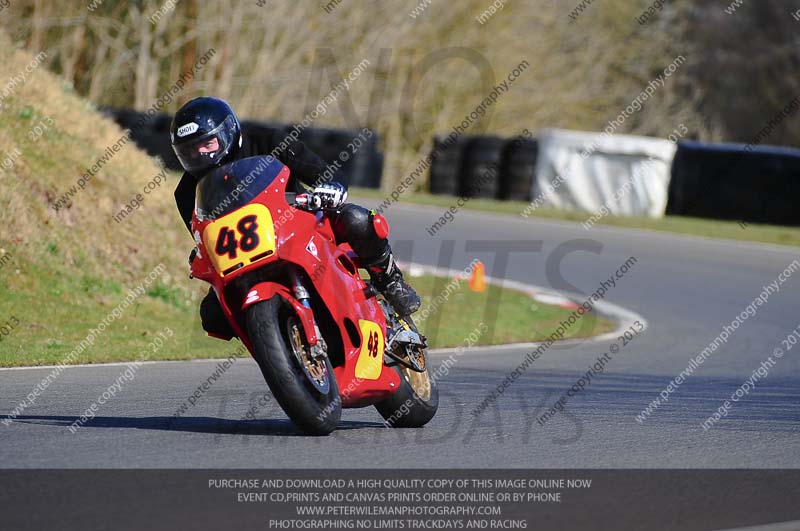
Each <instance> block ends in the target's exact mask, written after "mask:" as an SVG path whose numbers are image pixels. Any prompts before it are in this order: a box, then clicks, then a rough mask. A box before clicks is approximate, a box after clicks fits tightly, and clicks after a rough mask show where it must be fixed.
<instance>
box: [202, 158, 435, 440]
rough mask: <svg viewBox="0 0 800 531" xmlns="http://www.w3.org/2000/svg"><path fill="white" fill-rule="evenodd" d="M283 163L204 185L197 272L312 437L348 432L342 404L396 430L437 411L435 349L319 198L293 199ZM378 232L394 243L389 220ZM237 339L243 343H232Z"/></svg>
mask: <svg viewBox="0 0 800 531" xmlns="http://www.w3.org/2000/svg"><path fill="white" fill-rule="evenodd" d="M288 180H289V168H287V167H286V166H284V165H283V164H282V163H280V162H279V161H277V160H276V159H274V158H272V157H269V156H267V157H252V158H248V159H243V160H239V161H236V162H233V163H231V164H228V165H225V166H223V167H221V168H218V169H216V170H214V171H213V172H211V173H209V174H208V175H206V176H205V177H204V178H203V179H201V180H200V182H199V183H198V185H197V194H196V197H197V199H196V204H195V211H194V215H193V219H192V233H193V235H194V238H195V242H196V243H197V248H196V254H195V256H194V258H193V260H192V265H191V276H192V277H193V278H198V279H201V280H204V281H206V282H208V283H210V284H211V285H212V286H213V288H214V291H215V292H216V294H217V297H218V298H219V301H220V303H221V306H222V309H223V311H224V312H225V315H226V317H227V318H228V321H229V322H230V324H231V327H232V328H233V330H234V331H235V332H236V335H237V336H238V337H239V338H240V339H241V341H242V342H243V343H244V345H245V346H246V347H247V348H248V350H249V351H250V354H251V355H252V356H253V358H254V359H255V361H256V362H257V363H258V366H259V367H260V369H261V372H262V374H263V375H264V379H265V380H266V382H267V384H268V385H269V388H270V390H271V391H272V393H273V395H274V396H275V399H276V400H277V401H278V403H279V404H280V405H281V407H282V408H283V410H284V411H285V412H286V414H287V415H288V416H289V418H290V419H291V420H292V421H293V422H294V423H295V424H296V425H297V426H298V427H299V428H300V429H301V430H302V431H303V432H305V433H307V434H312V435H327V434H329V433H331V432H332V431H333V430H334V429H336V426H337V424H338V423H339V419H340V418H341V414H342V408H355V407H366V406H371V405H374V406H375V407H376V409H377V410H378V412H379V413H380V414H381V415H382V416H383V418H384V419H385V422H386V424H387V425H388V426H392V427H419V426H423V425H424V424H426V423H427V422H428V421H430V420H431V419H432V418H433V416H434V415H435V413H436V410H437V407H438V403H439V393H438V389H437V386H436V382H435V379H434V378H432V377H431V376H430V374H429V371H428V367H427V362H426V357H427V344H426V341H425V337H424V336H422V335H420V334H419V332H418V330H417V328H416V327H415V326H414V323H413V321H412V320H411V318H410V317H402V316H399V315H397V313H396V312H394V310H392V308H391V306H390V305H389V304H388V303H387V302H386V301H385V300H384V299H383V297H382V296H380V295H379V294H378V292H377V290H376V289H375V288H374V287H373V286H372V285H371V284H370V283H369V281H368V280H366V279H365V278H362V275H361V272H360V264H359V260H358V258H357V257H356V255H355V254H354V253H353V251H352V249H351V248H350V246H349V245H347V244H341V245H337V244H336V242H335V239H334V235H333V230H332V228H331V224H330V221H329V220H328V217H327V216H325V215H324V212H322V211H320V210H318V209H316V208H315V206H316V204H315V203H316V199H317V198H316V197H315V196H313V194H294V193H287V191H286V185H287V182H288ZM373 223H374V227H375V230H376V231H377V233H378V234H379V235H381V236H382V237H386V236H388V233H389V228H388V225H387V223H386V220H385V219H384V218H383V217H382V216H379V215H376V216H374V218H373ZM220 339H228V340H229V339H231V338H220Z"/></svg>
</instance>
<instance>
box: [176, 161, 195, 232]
mask: <svg viewBox="0 0 800 531" xmlns="http://www.w3.org/2000/svg"><path fill="white" fill-rule="evenodd" d="M196 186H197V181H196V180H195V178H194V177H192V176H191V175H189V174H188V173H184V174H183V177H181V180H180V182H179V183H178V186H177V187H176V188H175V203H176V204H177V205H178V212H180V214H181V218H182V219H183V222H184V223H185V224H186V228H187V229H188V230H189V232H192V212H193V211H194V194H195V187H196Z"/></svg>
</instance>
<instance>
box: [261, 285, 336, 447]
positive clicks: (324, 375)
mask: <svg viewBox="0 0 800 531" xmlns="http://www.w3.org/2000/svg"><path fill="white" fill-rule="evenodd" d="M246 321H247V333H248V335H249V336H250V340H251V342H252V344H253V351H254V354H255V356H254V357H255V359H256V362H257V363H258V366H259V367H260V368H261V373H262V374H263V375H264V379H265V380H266V381H267V385H269V388H270V390H271V391H272V394H273V395H275V399H276V400H277V401H278V403H279V404H280V405H281V408H283V410H284V411H285V412H286V414H287V415H288V416H289V418H290V419H292V422H294V423H295V424H296V425H297V426H298V427H299V428H300V429H301V430H303V432H305V433H307V434H309V435H328V434H329V433H331V432H332V431H333V430H335V429H336V426H337V425H338V424H339V419H340V418H341V416H342V402H341V400H340V399H339V387H338V386H337V385H336V378H335V377H334V375H333V367H332V366H331V362H330V360H329V359H328V357H327V356H321V357H314V356H313V355H312V352H313V351H312V349H311V347H310V346H308V342H307V340H306V337H305V334H304V333H303V327H302V325H301V324H300V320H299V318H298V317H297V315H296V314H295V312H294V311H293V309H292V307H291V305H290V304H289V303H288V302H286V301H285V300H284V299H283V298H281V297H278V296H275V297H273V298H271V299H269V300H268V301H264V302H259V303H257V304H254V305H253V306H250V307H249V308H248V309H247V316H246Z"/></svg>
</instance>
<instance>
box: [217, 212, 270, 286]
mask: <svg viewBox="0 0 800 531" xmlns="http://www.w3.org/2000/svg"><path fill="white" fill-rule="evenodd" d="M203 243H204V244H205V246H206V252H207V253H208V255H209V258H210V259H211V263H212V264H214V268H215V269H216V270H217V273H219V274H220V276H225V275H227V274H228V273H232V272H233V271H236V270H237V269H239V268H240V267H244V266H246V265H250V264H252V263H255V262H258V261H259V260H263V259H264V258H267V257H268V256H270V255H272V254H273V253H274V252H275V227H274V226H273V224H272V214H270V211H269V209H268V208H267V207H265V206H264V205H261V204H251V205H246V206H244V207H242V208H240V209H239V210H237V211H235V212H231V213H230V214H228V215H226V216H223V217H221V218H219V219H217V220H214V221H212V222H211V223H209V224H208V225H207V226H206V228H205V230H204V231H203Z"/></svg>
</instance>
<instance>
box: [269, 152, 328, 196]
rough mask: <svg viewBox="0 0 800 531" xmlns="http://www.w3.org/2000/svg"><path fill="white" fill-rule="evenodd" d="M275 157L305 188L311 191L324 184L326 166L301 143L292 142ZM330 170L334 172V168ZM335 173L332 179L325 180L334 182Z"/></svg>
mask: <svg viewBox="0 0 800 531" xmlns="http://www.w3.org/2000/svg"><path fill="white" fill-rule="evenodd" d="M276 155H277V158H278V160H280V161H281V162H283V163H284V164H286V165H287V166H288V167H289V170H290V171H291V172H292V176H293V177H295V178H297V180H298V181H299V182H301V183H302V184H304V185H305V186H306V187H307V188H312V189H313V188H314V187H316V186H318V185H320V184H322V183H324V182H326V177H328V176H327V175H325V172H326V170H328V165H327V164H325V161H324V160H322V158H320V156H319V155H317V154H316V153H314V152H313V151H311V149H309V147H308V146H307V145H305V144H304V143H303V142H302V141H300V140H296V141H294V142H292V143H291V144H289V145H288V146H287V147H286V148H285V149H284V150H283V151H279V152H278V153H276ZM330 170H331V171H334V170H336V168H335V167H333V166H332V167H331V169H330ZM336 173H338V172H336V171H334V174H333V176H332V178H330V179H327V180H328V181H329V180H334V181H336V180H337V179H336V177H337V175H336Z"/></svg>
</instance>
